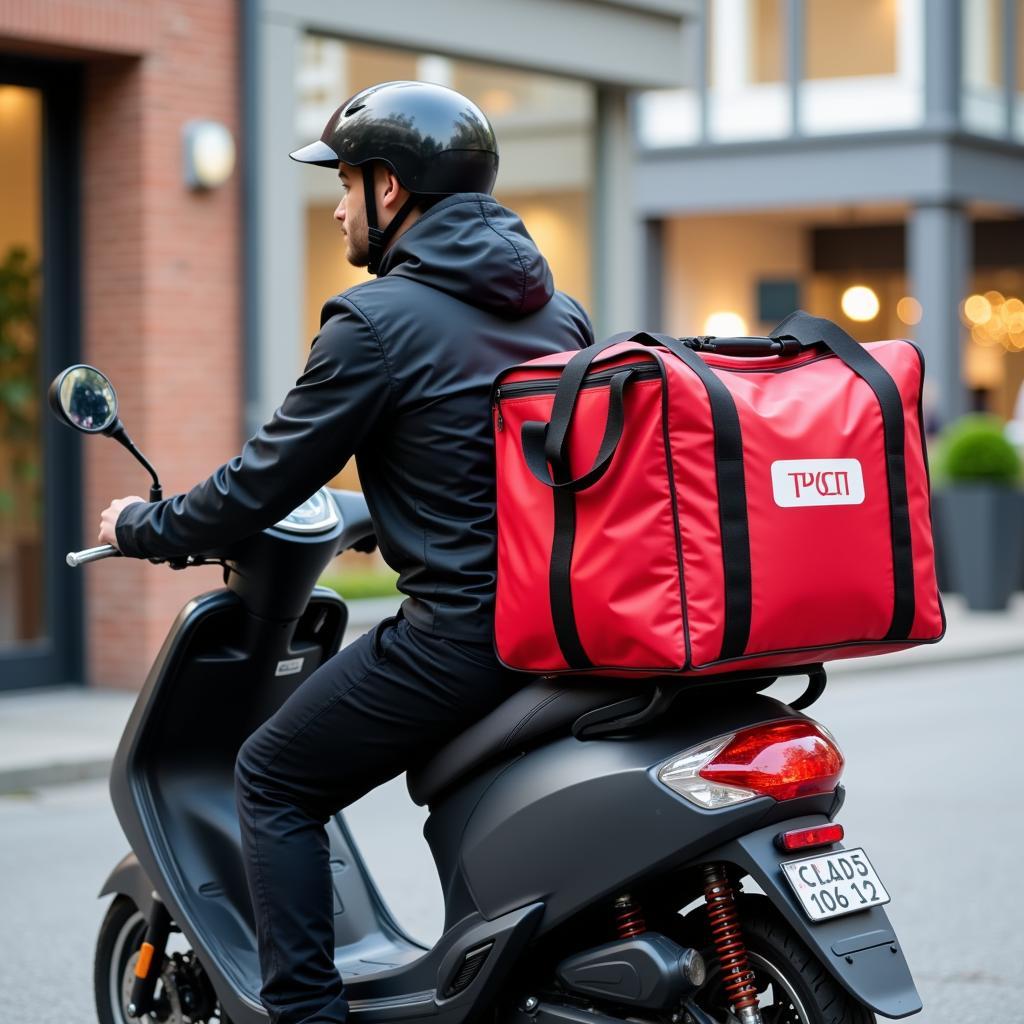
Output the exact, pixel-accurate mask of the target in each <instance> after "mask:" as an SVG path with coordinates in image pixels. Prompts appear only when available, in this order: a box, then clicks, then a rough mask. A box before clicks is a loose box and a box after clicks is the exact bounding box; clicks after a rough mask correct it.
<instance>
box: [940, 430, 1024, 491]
mask: <svg viewBox="0 0 1024 1024" xmlns="http://www.w3.org/2000/svg"><path fill="white" fill-rule="evenodd" d="M934 465H935V477H936V482H938V483H992V484H1001V485H1002V486H1005V487H1012V486H1014V485H1015V484H1017V483H1018V482H1019V481H1020V479H1021V460H1020V456H1019V455H1018V454H1017V450H1016V448H1014V447H1013V445H1012V444H1010V442H1009V441H1008V440H1007V439H1006V436H1005V434H1004V433H1003V423H1002V421H1001V420H1000V419H999V418H998V417H997V416H988V415H985V414H983V413H972V414H970V415H968V416H961V417H960V419H958V420H954V422H952V423H951V424H950V425H949V426H948V427H946V429H945V430H944V431H943V432H942V434H941V436H940V437H939V442H938V448H937V449H936V452H935V458H934Z"/></svg>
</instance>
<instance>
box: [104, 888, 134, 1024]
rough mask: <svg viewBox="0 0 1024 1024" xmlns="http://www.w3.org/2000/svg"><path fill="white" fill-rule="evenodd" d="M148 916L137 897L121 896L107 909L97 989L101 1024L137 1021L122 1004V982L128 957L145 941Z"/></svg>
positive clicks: (132, 1022) (121, 1023)
mask: <svg viewBox="0 0 1024 1024" xmlns="http://www.w3.org/2000/svg"><path fill="white" fill-rule="evenodd" d="M145 934H146V919H145V918H144V917H143V916H142V913H141V912H140V910H139V908H138V907H137V906H135V903H134V901H133V900H130V899H129V898H128V897H127V896H118V897H117V898H116V899H115V900H114V902H113V903H111V904H110V907H109V908H108V910H107V914H106V917H104V918H103V923H102V924H101V925H100V931H99V935H98V936H97V939H96V958H95V960H94V961H93V991H94V993H95V997H96V1018H97V1020H98V1021H99V1024H137V1022H136V1021H133V1020H132V1019H131V1018H130V1017H128V1016H127V1014H126V1013H125V1012H124V1008H123V1006H122V1005H121V996H120V993H121V985H122V984H123V978H124V973H125V971H126V970H127V967H128V961H129V960H130V959H131V958H132V955H133V954H134V953H135V951H136V950H137V949H138V948H139V946H140V945H141V944H142V939H143V937H144V936H145Z"/></svg>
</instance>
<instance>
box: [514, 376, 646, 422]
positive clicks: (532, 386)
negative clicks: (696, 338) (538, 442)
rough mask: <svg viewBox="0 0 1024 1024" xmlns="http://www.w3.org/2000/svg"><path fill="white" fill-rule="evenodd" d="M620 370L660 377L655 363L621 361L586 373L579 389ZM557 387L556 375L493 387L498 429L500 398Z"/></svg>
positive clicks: (599, 383)
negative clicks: (621, 362) (549, 377)
mask: <svg viewBox="0 0 1024 1024" xmlns="http://www.w3.org/2000/svg"><path fill="white" fill-rule="evenodd" d="M622 370H634V371H635V374H636V377H637V379H638V380H652V379H653V378H655V377H661V367H660V366H658V365H657V364H655V363H652V362H649V361H644V362H636V363H623V364H622V365H621V366H616V367H615V368H614V369H613V370H598V371H595V372H594V373H588V374H587V375H586V377H584V378H583V383H582V384H581V385H580V390H581V391H582V390H584V389H586V388H599V387H601V386H603V385H605V384H609V383H611V379H612V377H614V376H615V374H617V373H620V372H621V371H622ZM557 389H558V378H557V377H552V378H551V380H524V381H516V382H514V383H512V384H499V385H498V386H497V387H496V388H495V389H494V408H495V410H496V411H497V413H498V430H499V431H501V430H504V429H505V418H504V417H503V416H502V415H501V400H502V398H509V397H518V396H520V395H548V394H554V393H555V391H556V390H557Z"/></svg>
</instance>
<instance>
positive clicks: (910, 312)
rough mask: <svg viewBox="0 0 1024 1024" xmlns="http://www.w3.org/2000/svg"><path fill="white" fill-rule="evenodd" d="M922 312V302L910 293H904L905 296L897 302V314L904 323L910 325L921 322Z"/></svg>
mask: <svg viewBox="0 0 1024 1024" xmlns="http://www.w3.org/2000/svg"><path fill="white" fill-rule="evenodd" d="M922 314H923V310H922V309H921V303H920V302H918V301H917V299H915V298H913V297H912V296H910V295H904V296H903V298H902V299H900V301H899V302H897V303H896V315H897V316H898V317H899V318H900V321H901V322H902V323H905V324H907V325H908V326H913V325H914V324H919V323H920V322H921V316H922Z"/></svg>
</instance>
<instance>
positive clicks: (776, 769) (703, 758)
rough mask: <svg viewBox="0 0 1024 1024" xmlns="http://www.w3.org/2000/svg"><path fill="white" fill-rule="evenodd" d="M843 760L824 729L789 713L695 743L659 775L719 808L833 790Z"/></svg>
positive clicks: (699, 801)
mask: <svg viewBox="0 0 1024 1024" xmlns="http://www.w3.org/2000/svg"><path fill="white" fill-rule="evenodd" d="M843 764H844V762H843V755H842V753H841V752H840V750H839V747H838V746H837V745H836V742H835V740H834V739H832V737H831V736H830V735H829V733H828V731H827V730H826V729H824V728H822V727H821V726H820V725H818V723H817V722H812V721H811V720H810V719H808V718H787V719H784V720H783V721H780V722H767V723H765V724H764V725H755V726H751V727H750V728H749V729H741V730H739V731H738V732H735V733H731V734H729V735H728V736H719V737H718V738H717V739H714V740H711V741H709V742H707V743H704V744H701V745H700V746H697V747H691V748H690V750H687V751H684V752H683V753H682V754H677V755H676V756H675V757H673V758H672V759H671V760H670V761H666V762H665V763H664V764H663V765H662V766H661V767H660V768H659V769H658V779H659V780H660V781H661V782H663V783H664V784H665V785H666V786H668V787H669V789H671V790H673V791H674V792H676V793H678V794H679V795H680V796H683V797H686V799H687V800H690V801H691V802H693V803H695V804H697V805H698V806H700V807H709V808H717V807H729V806H731V805H733V804H739V803H743V802H745V801H747V800H754V799H756V798H757V797H761V796H770V797H771V798H772V799H773V800H794V799H796V798H797V797H801V796H816V795H818V794H820V793H831V792H832V791H833V790H834V789H835V788H836V785H837V784H838V783H839V777H840V776H841V775H842V773H843Z"/></svg>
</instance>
